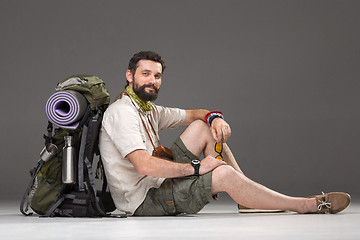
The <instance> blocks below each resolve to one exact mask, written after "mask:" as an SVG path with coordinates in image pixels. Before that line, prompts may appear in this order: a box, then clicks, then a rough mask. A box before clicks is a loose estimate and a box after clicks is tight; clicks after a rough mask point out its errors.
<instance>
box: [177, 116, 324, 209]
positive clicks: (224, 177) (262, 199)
mask: <svg viewBox="0 0 360 240" xmlns="http://www.w3.org/2000/svg"><path fill="white" fill-rule="evenodd" d="M180 138H181V140H182V141H183V142H184V144H185V146H186V147H187V149H188V150H189V151H191V152H192V153H193V154H194V155H196V156H199V157H200V154H201V153H202V152H203V153H204V155H205V156H208V155H211V156H214V157H215V156H216V155H217V153H216V152H215V150H214V145H215V140H214V139H213V137H212V135H211V132H210V130H209V127H208V126H207V125H206V124H205V123H204V122H202V121H200V120H199V121H195V122H193V123H191V124H190V125H189V127H188V128H187V129H186V130H185V131H184V133H183V134H182V135H181V136H180ZM223 157H224V161H225V162H226V163H228V164H229V165H227V166H226V165H225V166H220V167H218V168H216V169H215V170H214V171H213V175H212V186H211V187H212V193H213V194H214V195H215V194H216V193H218V192H227V193H228V194H229V195H230V197H231V198H232V199H233V200H234V201H236V202H237V203H238V204H241V205H244V206H247V207H250V208H256V209H267V210H272V209H280V210H288V211H295V212H299V213H305V212H316V210H317V209H316V200H315V198H311V199H308V198H300V197H290V196H286V195H284V194H281V193H278V192H275V191H273V190H271V189H269V188H266V187H265V186H262V185H260V184H258V183H256V182H254V181H252V180H251V179H249V178H247V177H246V176H245V175H244V174H243V173H242V171H241V169H240V167H239V166H238V164H237V162H236V160H235V158H234V156H233V154H232V152H231V150H230V148H229V147H228V146H227V144H224V150H223Z"/></svg>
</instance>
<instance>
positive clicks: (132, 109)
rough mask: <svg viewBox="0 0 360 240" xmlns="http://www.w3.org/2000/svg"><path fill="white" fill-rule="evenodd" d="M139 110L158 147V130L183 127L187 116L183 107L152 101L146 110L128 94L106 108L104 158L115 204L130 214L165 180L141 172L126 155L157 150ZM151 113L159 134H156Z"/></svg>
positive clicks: (102, 152) (101, 132)
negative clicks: (142, 150) (164, 105)
mask: <svg viewBox="0 0 360 240" xmlns="http://www.w3.org/2000/svg"><path fill="white" fill-rule="evenodd" d="M139 113H140V115H141V117H142V119H143V120H144V123H145V124H146V125H147V130H148V132H149V133H150V135H151V138H152V141H153V142H154V144H155V146H156V147H157V146H158V145H159V142H157V139H158V136H159V135H158V132H159V131H160V130H163V129H167V128H176V127H178V126H180V125H181V124H182V123H183V122H184V120H185V116H186V112H185V110H183V109H178V108H168V107H162V106H157V105H155V104H152V111H149V112H143V111H142V110H141V109H140V107H139V106H138V105H137V104H136V103H135V101H133V100H131V99H130V97H128V96H123V97H122V98H121V99H119V100H117V101H116V102H115V103H113V104H111V105H110V106H109V107H108V109H107V110H106V111H105V114H104V118H103V122H102V127H101V131H100V142H99V147H100V152H101V157H102V161H103V164H104V169H105V174H106V177H107V181H108V185H109V189H110V192H111V195H112V198H113V200H114V203H115V206H116V208H117V209H119V210H120V211H124V212H126V213H127V214H129V215H132V214H133V213H134V212H135V210H136V209H137V208H138V207H139V206H140V205H141V203H142V202H143V201H144V199H145V197H146V194H147V192H148V190H149V189H150V188H158V187H160V185H161V184H162V182H163V181H164V180H165V179H164V178H156V177H151V176H146V175H141V174H139V173H138V172H137V171H136V169H135V167H134V166H133V165H132V163H131V162H130V160H129V159H127V158H126V156H127V155H128V154H129V153H131V152H133V151H134V150H138V149H144V150H146V151H147V153H148V154H149V155H151V154H152V151H153V150H154V149H153V146H152V144H151V142H150V140H149V137H148V134H147V133H146V131H145V129H144V126H143V123H142V121H141V119H140V115H139ZM147 116H148V117H149V119H150V121H151V124H152V126H153V127H154V130H155V132H156V134H157V137H155V136H154V133H153V130H152V128H151V126H150V125H149V121H148V120H147Z"/></svg>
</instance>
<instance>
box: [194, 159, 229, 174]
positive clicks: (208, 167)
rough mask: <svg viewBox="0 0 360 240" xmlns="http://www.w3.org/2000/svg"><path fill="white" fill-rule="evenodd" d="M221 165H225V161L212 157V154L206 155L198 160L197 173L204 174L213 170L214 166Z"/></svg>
mask: <svg viewBox="0 0 360 240" xmlns="http://www.w3.org/2000/svg"><path fill="white" fill-rule="evenodd" d="M221 165H227V163H226V162H224V161H221V160H219V159H216V158H214V157H213V156H210V155H209V156H207V157H206V158H204V159H203V160H201V161H200V171H199V174H200V175H204V174H206V173H208V172H210V171H212V170H214V169H215V168H217V167H219V166H221Z"/></svg>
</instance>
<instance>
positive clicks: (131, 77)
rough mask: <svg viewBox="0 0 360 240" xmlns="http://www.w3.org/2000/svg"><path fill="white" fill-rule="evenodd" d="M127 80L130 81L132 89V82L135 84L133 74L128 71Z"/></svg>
mask: <svg viewBox="0 0 360 240" xmlns="http://www.w3.org/2000/svg"><path fill="white" fill-rule="evenodd" d="M126 80H128V82H129V85H130V87H131V86H132V82H133V74H132V73H131V71H130V70H129V69H128V70H127V71H126Z"/></svg>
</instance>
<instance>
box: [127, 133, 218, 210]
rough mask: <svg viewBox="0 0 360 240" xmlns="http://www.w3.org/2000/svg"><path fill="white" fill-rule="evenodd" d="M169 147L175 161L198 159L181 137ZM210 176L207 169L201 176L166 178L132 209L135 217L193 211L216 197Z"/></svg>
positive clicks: (182, 161) (184, 161)
mask: <svg viewBox="0 0 360 240" xmlns="http://www.w3.org/2000/svg"><path fill="white" fill-rule="evenodd" d="M171 150H172V151H173V153H174V161H175V162H180V163H190V162H191V160H194V159H198V157H196V156H195V155H194V154H193V153H191V152H190V151H189V150H188V149H187V148H186V147H185V145H184V143H183V142H182V140H181V139H180V137H178V138H177V139H176V141H175V142H174V144H173V146H172V147H171ZM211 176H212V172H209V173H207V174H205V175H201V176H188V177H181V178H167V179H165V181H164V182H163V184H162V185H161V186H160V187H159V188H151V189H150V190H149V191H148V193H147V195H146V198H145V200H144V202H143V203H142V204H141V205H140V206H139V207H138V209H137V210H136V211H135V213H134V216H164V215H177V214H180V213H188V214H195V213H197V212H199V211H200V210H201V209H202V208H203V207H204V206H205V205H206V204H208V203H209V202H211V201H212V200H214V199H217V196H213V195H212V194H211Z"/></svg>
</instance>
